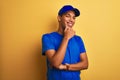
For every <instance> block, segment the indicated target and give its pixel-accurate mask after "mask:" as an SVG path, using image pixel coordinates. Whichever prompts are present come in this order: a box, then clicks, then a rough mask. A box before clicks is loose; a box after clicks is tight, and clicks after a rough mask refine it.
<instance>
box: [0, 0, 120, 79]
mask: <svg viewBox="0 0 120 80" xmlns="http://www.w3.org/2000/svg"><path fill="white" fill-rule="evenodd" d="M64 4H71V5H73V6H75V7H77V8H78V9H80V11H81V15H80V17H78V18H77V21H76V24H75V26H74V29H75V30H76V33H77V34H78V35H80V36H81V37H82V38H83V40H84V43H85V46H86V50H87V54H88V58H89V69H88V70H84V71H82V74H81V78H82V80H120V58H119V57H120V9H119V8H120V1H119V0H0V42H1V43H0V56H1V65H0V66H1V67H0V68H1V71H0V72H1V74H0V78H1V79H0V80H45V79H46V77H45V76H46V60H45V57H43V56H42V55H41V37H42V34H44V33H47V32H51V31H55V30H56V29H57V25H58V23H57V12H58V10H59V9H60V8H61V7H62V6H63V5H64Z"/></svg>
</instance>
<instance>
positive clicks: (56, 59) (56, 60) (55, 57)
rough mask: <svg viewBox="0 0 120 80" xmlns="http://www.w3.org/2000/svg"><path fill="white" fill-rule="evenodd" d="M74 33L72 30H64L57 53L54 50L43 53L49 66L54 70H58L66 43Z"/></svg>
mask: <svg viewBox="0 0 120 80" xmlns="http://www.w3.org/2000/svg"><path fill="white" fill-rule="evenodd" d="M74 34H75V32H74V31H73V30H72V29H70V28H69V29H67V28H66V29H65V32H64V38H63V40H62V42H61V44H60V47H59V49H58V50H57V51H55V50H47V51H46V52H45V54H46V56H47V58H48V60H49V61H50V63H51V65H52V66H54V67H55V68H59V67H60V65H61V63H62V61H63V59H64V56H65V52H66V48H67V45H68V41H69V39H70V38H72V37H73V36H74Z"/></svg>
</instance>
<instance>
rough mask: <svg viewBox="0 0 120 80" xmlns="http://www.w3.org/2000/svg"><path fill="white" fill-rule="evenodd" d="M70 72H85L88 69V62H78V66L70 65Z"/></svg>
mask: <svg viewBox="0 0 120 80" xmlns="http://www.w3.org/2000/svg"><path fill="white" fill-rule="evenodd" d="M67 66H68V70H71V71H78V70H84V69H87V68H88V62H78V63H76V64H69V65H67Z"/></svg>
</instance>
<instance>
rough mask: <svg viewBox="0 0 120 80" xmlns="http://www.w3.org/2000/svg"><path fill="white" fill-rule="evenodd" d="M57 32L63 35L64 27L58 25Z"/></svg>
mask: <svg viewBox="0 0 120 80" xmlns="http://www.w3.org/2000/svg"><path fill="white" fill-rule="evenodd" d="M57 32H58V33H59V34H61V35H64V29H63V28H62V26H60V25H59V28H58V30H57Z"/></svg>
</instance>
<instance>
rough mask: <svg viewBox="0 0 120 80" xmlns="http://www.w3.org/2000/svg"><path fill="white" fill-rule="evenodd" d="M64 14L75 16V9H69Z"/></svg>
mask: <svg viewBox="0 0 120 80" xmlns="http://www.w3.org/2000/svg"><path fill="white" fill-rule="evenodd" d="M64 15H73V16H75V12H74V11H67V12H66V13H65V14H64Z"/></svg>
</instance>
